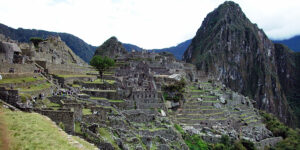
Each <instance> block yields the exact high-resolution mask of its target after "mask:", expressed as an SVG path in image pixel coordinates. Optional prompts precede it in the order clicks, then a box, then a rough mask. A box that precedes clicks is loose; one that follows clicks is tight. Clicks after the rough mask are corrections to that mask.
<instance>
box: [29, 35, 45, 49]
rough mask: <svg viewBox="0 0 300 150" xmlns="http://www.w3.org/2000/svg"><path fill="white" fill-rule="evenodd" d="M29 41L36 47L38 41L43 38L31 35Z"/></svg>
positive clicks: (41, 40)
mask: <svg viewBox="0 0 300 150" xmlns="http://www.w3.org/2000/svg"><path fill="white" fill-rule="evenodd" d="M30 41H31V42H32V43H33V45H34V46H35V47H37V46H38V45H39V43H40V42H43V41H44V39H42V38H40V37H31V38H30Z"/></svg>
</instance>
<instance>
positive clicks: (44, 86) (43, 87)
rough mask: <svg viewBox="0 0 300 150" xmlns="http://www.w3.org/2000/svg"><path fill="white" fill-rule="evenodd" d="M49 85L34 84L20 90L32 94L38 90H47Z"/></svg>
mask: <svg viewBox="0 0 300 150" xmlns="http://www.w3.org/2000/svg"><path fill="white" fill-rule="evenodd" d="M50 86H51V83H48V82H46V83H42V84H34V85H31V86H30V88H28V87H26V88H20V91H21V92H32V91H39V90H44V89H47V88H50Z"/></svg>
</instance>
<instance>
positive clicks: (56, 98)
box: [48, 96, 67, 105]
mask: <svg viewBox="0 0 300 150" xmlns="http://www.w3.org/2000/svg"><path fill="white" fill-rule="evenodd" d="M66 98H67V97H65V96H51V97H48V99H49V100H50V101H51V102H52V103H57V104H60V105H62V102H61V100H63V99H66Z"/></svg>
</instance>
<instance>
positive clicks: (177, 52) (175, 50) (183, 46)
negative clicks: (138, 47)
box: [151, 39, 192, 60]
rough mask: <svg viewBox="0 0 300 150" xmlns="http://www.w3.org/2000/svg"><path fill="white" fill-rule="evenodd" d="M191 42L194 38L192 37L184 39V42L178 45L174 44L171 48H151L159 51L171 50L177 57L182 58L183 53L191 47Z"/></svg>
mask: <svg viewBox="0 0 300 150" xmlns="http://www.w3.org/2000/svg"><path fill="white" fill-rule="evenodd" d="M191 42H192V40H191V39H190V40H187V41H184V42H182V43H180V44H178V45H177V46H173V47H169V48H162V49H151V50H153V51H155V52H158V53H160V52H170V53H172V54H174V56H175V57H176V59H178V60H181V59H182V55H183V53H184V52H185V50H186V49H187V48H188V47H189V45H190V44H191Z"/></svg>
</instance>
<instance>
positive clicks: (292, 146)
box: [260, 111, 300, 150]
mask: <svg viewBox="0 0 300 150" xmlns="http://www.w3.org/2000/svg"><path fill="white" fill-rule="evenodd" d="M260 114H261V115H262V116H263V118H264V123H265V124H266V126H267V128H268V129H269V130H270V131H272V133H273V134H274V135H275V136H281V137H283V141H281V142H279V143H277V145H276V147H275V148H276V149H278V150H284V149H287V150H298V149H300V136H299V135H300V130H299V129H291V128H289V127H287V126H285V125H284V124H283V123H281V122H280V121H279V120H278V119H277V118H276V117H275V116H273V115H271V114H268V113H266V112H263V111H261V112H260Z"/></svg>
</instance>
